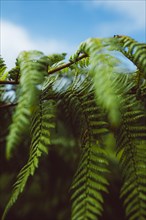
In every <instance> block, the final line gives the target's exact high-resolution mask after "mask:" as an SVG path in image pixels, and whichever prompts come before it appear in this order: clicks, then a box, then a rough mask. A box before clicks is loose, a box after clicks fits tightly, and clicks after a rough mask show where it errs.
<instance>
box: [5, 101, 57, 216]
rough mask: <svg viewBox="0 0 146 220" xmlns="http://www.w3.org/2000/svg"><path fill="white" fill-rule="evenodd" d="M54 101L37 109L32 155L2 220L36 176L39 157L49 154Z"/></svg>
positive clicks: (32, 129)
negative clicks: (29, 178)
mask: <svg viewBox="0 0 146 220" xmlns="http://www.w3.org/2000/svg"><path fill="white" fill-rule="evenodd" d="M54 104H55V103H54V101H52V100H50V101H45V102H44V101H42V102H40V104H39V106H38V107H37V109H36V112H35V115H34V117H33V120H32V125H31V137H32V141H31V146H30V155H29V159H28V161H27V163H26V165H25V166H24V167H23V168H22V169H21V170H20V172H19V174H18V176H17V181H16V183H15V184H14V186H13V192H12V195H11V198H10V200H9V203H8V204H7V206H6V208H5V211H4V214H3V217H2V219H4V218H5V216H6V214H7V212H8V210H9V209H10V208H11V207H12V205H13V204H14V203H15V201H16V200H17V198H18V196H19V194H20V193H22V192H23V190H24V187H25V185H26V182H27V180H28V177H29V176H30V175H34V172H35V169H36V168H37V167H38V162H39V157H40V156H41V155H42V153H46V154H47V153H48V146H49V145H50V129H52V128H54V122H53V120H54V110H55V105H54Z"/></svg>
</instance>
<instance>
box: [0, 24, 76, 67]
mask: <svg viewBox="0 0 146 220" xmlns="http://www.w3.org/2000/svg"><path fill="white" fill-rule="evenodd" d="M0 44H1V45H0V48H1V52H0V53H1V55H2V57H3V58H4V60H5V62H6V64H7V66H8V68H12V67H13V66H14V65H15V60H16V58H17V56H18V54H19V53H20V52H21V51H23V50H40V51H42V52H44V53H45V54H46V55H47V54H51V53H60V52H67V53H71V52H73V51H74V50H75V49H76V48H74V47H73V46H70V45H68V44H67V43H65V42H60V41H59V40H56V39H37V38H36V39H34V38H32V37H31V36H30V35H29V33H28V32H27V30H26V29H25V28H23V27H21V26H18V25H16V24H14V23H11V22H8V21H1V42H0Z"/></svg>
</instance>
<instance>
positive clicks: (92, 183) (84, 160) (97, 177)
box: [71, 141, 108, 220]
mask: <svg viewBox="0 0 146 220" xmlns="http://www.w3.org/2000/svg"><path fill="white" fill-rule="evenodd" d="M105 155H106V154H105V151H104V149H102V148H101V147H100V144H99V143H98V141H97V143H96V144H95V145H94V144H93V145H90V144H89V143H88V144H86V146H85V147H84V150H83V153H82V156H81V160H80V164H79V167H78V169H77V172H76V174H75V176H74V180H73V183H72V188H71V189H72V190H73V195H72V202H73V205H72V220H76V219H83V220H85V219H86V220H87V219H92V220H96V219H97V218H98V216H100V215H101V213H102V211H103V208H102V204H103V196H102V194H101V192H102V191H104V192H107V184H108V181H107V180H106V178H105V174H106V173H107V172H108V169H107V165H108V162H107V160H106V157H105Z"/></svg>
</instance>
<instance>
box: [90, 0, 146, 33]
mask: <svg viewBox="0 0 146 220" xmlns="http://www.w3.org/2000/svg"><path fill="white" fill-rule="evenodd" d="M90 3H91V4H90V8H92V9H97V7H98V8H99V9H100V8H101V7H103V8H105V9H107V10H109V11H110V12H113V13H118V14H119V16H118V19H117V20H112V21H109V22H106V23H105V22H101V24H100V25H99V26H98V25H97V27H95V29H96V33H97V31H98V33H99V34H100V35H101V36H103V37H104V36H107V35H111V34H112V35H113V33H117V34H130V35H132V34H133V33H134V32H136V31H141V30H142V31H143V30H145V31H146V2H145V0H137V1H136V0H134V1H133V0H129V1H128V0H127V1H123V0H117V1H116V0H115V1H112V0H99V1H98V0H95V1H92V0H91V2H90ZM123 32H124V33H123ZM102 33H103V35H102Z"/></svg>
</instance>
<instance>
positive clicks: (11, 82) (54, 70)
mask: <svg viewBox="0 0 146 220" xmlns="http://www.w3.org/2000/svg"><path fill="white" fill-rule="evenodd" d="M86 57H88V55H87V54H82V55H81V56H80V57H78V58H77V59H76V60H75V61H70V62H68V63H65V64H63V65H60V66H58V67H56V68H54V69H51V70H49V71H48V75H50V74H53V73H55V72H57V71H60V70H62V69H65V68H66V67H69V66H71V65H73V64H74V63H76V62H78V61H80V60H82V59H83V58H86ZM0 84H11V85H17V84H19V81H14V80H13V81H2V80H0Z"/></svg>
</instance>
